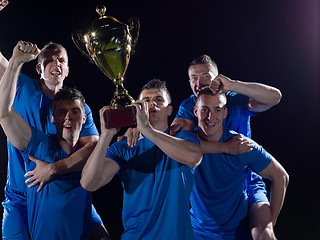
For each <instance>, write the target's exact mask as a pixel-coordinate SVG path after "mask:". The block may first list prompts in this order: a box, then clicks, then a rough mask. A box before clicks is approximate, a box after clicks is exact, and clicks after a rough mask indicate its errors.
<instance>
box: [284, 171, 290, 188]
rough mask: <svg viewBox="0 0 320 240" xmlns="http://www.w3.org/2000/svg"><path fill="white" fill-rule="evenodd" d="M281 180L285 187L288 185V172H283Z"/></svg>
mask: <svg viewBox="0 0 320 240" xmlns="http://www.w3.org/2000/svg"><path fill="white" fill-rule="evenodd" d="M283 181H284V186H285V188H287V187H288V185H289V174H288V173H287V172H285V173H284V174H283Z"/></svg>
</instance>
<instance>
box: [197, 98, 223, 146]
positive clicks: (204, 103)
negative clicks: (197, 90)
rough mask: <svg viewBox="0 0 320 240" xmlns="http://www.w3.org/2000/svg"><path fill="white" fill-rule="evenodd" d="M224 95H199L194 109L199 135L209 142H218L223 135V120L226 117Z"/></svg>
mask: <svg viewBox="0 0 320 240" xmlns="http://www.w3.org/2000/svg"><path fill="white" fill-rule="evenodd" d="M226 103H227V100H226V97H225V95H221V94H219V95H200V96H199V97H198V99H197V103H196V106H195V108H194V114H195V116H196V117H197V118H198V124H199V135H200V136H201V137H202V138H203V139H205V140H209V141H219V139H220V137H221V135H222V133H223V120H224V119H225V117H226V116H227V113H228V110H227V108H226Z"/></svg>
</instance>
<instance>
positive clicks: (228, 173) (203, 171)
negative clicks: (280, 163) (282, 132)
mask: <svg viewBox="0 0 320 240" xmlns="http://www.w3.org/2000/svg"><path fill="white" fill-rule="evenodd" d="M236 134H237V133H236V132H233V131H224V133H223V135H222V136H221V139H220V140H219V142H226V141H228V140H229V139H230V138H231V137H233V136H234V135H236ZM271 161H272V156H271V155H270V154H269V153H268V152H266V151H265V150H264V149H263V148H262V147H261V146H260V145H258V144H256V143H254V147H253V150H252V151H250V152H248V153H243V154H238V155H231V154H204V155H203V159H202V162H201V164H200V165H199V166H198V167H197V168H196V170H195V176H196V177H195V185H194V189H193V191H192V193H191V197H190V202H191V210H190V214H191V221H192V226H193V229H194V234H195V239H197V240H198V239H199V240H200V239H206V240H208V239H214V240H251V239H252V237H251V233H250V230H249V228H248V222H246V221H247V219H246V216H247V211H248V197H247V194H246V190H245V189H244V188H243V185H244V182H245V180H246V177H247V169H248V168H247V167H249V168H250V169H252V170H253V171H255V172H256V173H259V172H261V171H262V170H264V169H265V168H266V167H267V166H268V165H269V164H270V162H271Z"/></svg>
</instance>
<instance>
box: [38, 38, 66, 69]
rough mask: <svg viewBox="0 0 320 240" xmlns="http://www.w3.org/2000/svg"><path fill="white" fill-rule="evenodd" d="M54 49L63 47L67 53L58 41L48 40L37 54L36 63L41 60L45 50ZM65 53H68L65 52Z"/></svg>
mask: <svg viewBox="0 0 320 240" xmlns="http://www.w3.org/2000/svg"><path fill="white" fill-rule="evenodd" d="M56 49H63V50H64V51H66V53H67V50H66V49H65V48H64V47H63V46H62V45H61V44H60V43H55V42H48V43H47V44H46V45H44V47H43V48H42V49H41V51H40V53H39V55H38V64H39V63H41V62H42V60H43V58H44V53H45V51H47V50H56ZM67 55H68V53H67Z"/></svg>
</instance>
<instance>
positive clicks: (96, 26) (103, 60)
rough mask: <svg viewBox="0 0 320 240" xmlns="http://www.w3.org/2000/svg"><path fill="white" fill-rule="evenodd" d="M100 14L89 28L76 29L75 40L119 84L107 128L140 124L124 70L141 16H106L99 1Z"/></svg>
mask: <svg viewBox="0 0 320 240" xmlns="http://www.w3.org/2000/svg"><path fill="white" fill-rule="evenodd" d="M96 11H97V13H98V14H99V15H100V17H99V18H98V19H96V20H95V21H94V22H93V23H92V25H91V28H90V29H89V30H88V31H87V32H86V33H84V34H83V33H82V32H81V31H75V32H73V33H72V40H73V42H74V43H75V45H76V46H77V48H78V49H79V50H80V52H81V53H82V54H84V55H85V56H87V57H88V58H89V59H90V61H91V62H93V63H95V64H96V65H97V66H98V68H99V69H100V70H101V71H102V72H103V73H104V74H105V75H106V76H107V77H109V78H110V79H111V80H112V81H113V83H114V84H115V86H116V89H115V92H114V97H113V99H112V100H111V104H110V106H111V109H110V110H107V111H105V114H104V118H105V122H106V128H119V127H126V126H133V125H135V124H136V117H135V115H136V109H135V107H133V106H130V105H131V104H132V103H133V102H134V100H133V98H132V97H131V96H130V95H129V94H128V91H127V90H126V89H125V88H124V86H123V80H124V74H125V72H126V70H127V67H128V64H129V60H130V56H131V55H132V54H133V52H134V48H135V46H136V44H137V40H138V36H139V28H140V24H139V20H138V19H136V18H131V19H129V25H127V24H124V23H122V22H119V21H118V20H117V19H115V18H114V17H111V16H105V12H106V8H105V6H103V5H98V6H97V8H96Z"/></svg>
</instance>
